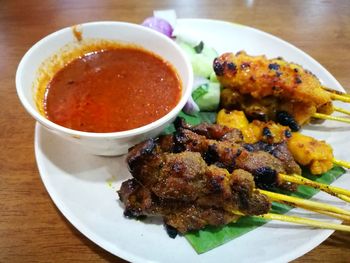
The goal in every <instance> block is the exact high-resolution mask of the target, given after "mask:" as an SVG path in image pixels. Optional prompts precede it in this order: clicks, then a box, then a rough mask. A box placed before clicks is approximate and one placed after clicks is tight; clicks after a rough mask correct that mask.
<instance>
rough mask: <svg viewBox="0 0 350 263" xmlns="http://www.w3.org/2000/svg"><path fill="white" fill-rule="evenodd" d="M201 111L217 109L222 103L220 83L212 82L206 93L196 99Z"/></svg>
mask: <svg viewBox="0 0 350 263" xmlns="http://www.w3.org/2000/svg"><path fill="white" fill-rule="evenodd" d="M195 102H196V104H197V105H198V107H199V109H200V110H201V111H215V110H216V109H217V108H218V107H219V103H220V84H219V83H213V82H210V83H209V84H208V89H207V92H206V93H205V94H203V95H202V96H200V97H199V98H197V99H196V100H195Z"/></svg>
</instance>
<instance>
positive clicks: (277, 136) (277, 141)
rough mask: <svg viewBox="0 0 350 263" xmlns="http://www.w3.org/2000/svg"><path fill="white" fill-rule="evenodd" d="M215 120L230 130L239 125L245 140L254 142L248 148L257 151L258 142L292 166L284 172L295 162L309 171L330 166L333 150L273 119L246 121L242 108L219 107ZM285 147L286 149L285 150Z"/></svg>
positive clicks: (291, 170)
mask: <svg viewBox="0 0 350 263" xmlns="http://www.w3.org/2000/svg"><path fill="white" fill-rule="evenodd" d="M217 122H218V124H222V125H225V126H227V127H229V128H232V129H234V128H240V130H241V132H242V134H243V136H244V141H245V142H249V143H253V144H255V146H254V147H253V146H252V145H251V146H250V147H253V149H255V150H257V146H259V145H260V146H261V147H260V148H259V147H258V148H259V149H260V150H265V151H268V152H270V153H272V154H273V155H274V156H275V157H277V158H278V159H280V160H282V162H283V163H284V164H289V165H290V166H291V167H290V168H291V169H289V168H288V167H285V169H286V172H287V173H294V172H293V170H294V169H295V168H293V167H295V165H294V164H295V161H296V162H297V163H299V164H300V165H303V166H306V167H308V168H309V169H310V172H311V173H312V174H322V173H325V172H327V171H328V170H330V169H331V168H332V167H333V151H332V148H331V146H330V145H328V144H327V143H326V142H325V141H318V140H316V139H314V138H312V137H309V136H306V135H303V134H301V133H298V132H290V130H289V129H288V128H287V127H284V126H281V125H279V124H276V123H274V122H272V121H268V122H260V121H258V120H254V121H253V122H251V123H249V122H248V120H247V118H246V117H245V115H244V113H243V112H242V111H226V110H221V111H220V112H219V113H218V118H217ZM267 131H268V132H267ZM266 135H268V136H266ZM266 143H267V144H266ZM285 143H287V145H285ZM281 145H283V147H281ZM276 146H278V148H279V150H278V151H274V152H273V151H269V149H272V148H274V147H276ZM286 146H287V148H288V149H285V147H286ZM279 151H280V153H279ZM282 152H283V154H282V155H281V153H282ZM294 160H295V161H294ZM294 171H295V170H294ZM298 174H299V173H298Z"/></svg>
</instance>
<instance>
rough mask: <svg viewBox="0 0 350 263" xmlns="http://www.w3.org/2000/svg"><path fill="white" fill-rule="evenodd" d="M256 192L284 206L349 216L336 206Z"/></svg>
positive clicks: (261, 191)
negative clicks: (288, 205)
mask: <svg viewBox="0 0 350 263" xmlns="http://www.w3.org/2000/svg"><path fill="white" fill-rule="evenodd" d="M258 191H259V192H260V193H261V194H264V195H266V196H267V197H268V198H269V199H271V200H272V201H277V202H283V203H285V204H286V203H288V204H293V206H297V207H299V206H301V207H303V208H308V209H309V210H312V211H316V210H318V211H320V210H322V211H328V212H332V213H335V214H340V215H346V216H350V211H348V210H345V209H342V208H339V207H336V206H332V205H329V204H325V203H321V202H316V201H311V200H307V199H302V198H298V197H294V196H289V195H283V194H278V193H274V192H270V191H266V190H261V189H258Z"/></svg>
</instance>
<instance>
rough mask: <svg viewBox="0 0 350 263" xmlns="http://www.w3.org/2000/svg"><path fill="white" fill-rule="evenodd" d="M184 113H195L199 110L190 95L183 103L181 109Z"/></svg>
mask: <svg viewBox="0 0 350 263" xmlns="http://www.w3.org/2000/svg"><path fill="white" fill-rule="evenodd" d="M182 110H183V111H184V112H185V113H187V114H189V115H195V114H196V113H197V112H199V107H198V105H197V104H196V103H195V102H194V100H193V99H192V96H191V97H190V98H189V99H188V101H187V102H186V104H185V107H183V109H182Z"/></svg>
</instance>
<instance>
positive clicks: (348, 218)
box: [301, 207, 350, 222]
mask: <svg viewBox="0 0 350 263" xmlns="http://www.w3.org/2000/svg"><path fill="white" fill-rule="evenodd" d="M301 208H303V207H301ZM304 209H305V208H304ZM306 210H309V209H306ZM310 211H313V212H315V213H319V214H323V215H327V216H330V217H334V218H338V219H341V220H344V221H347V222H350V216H346V215H341V214H337V213H333V212H329V211H325V210H310Z"/></svg>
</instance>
